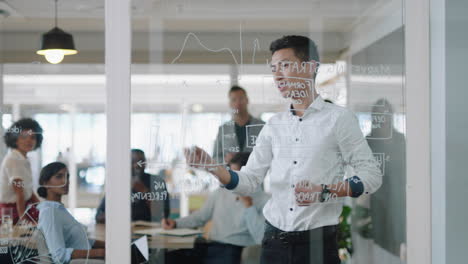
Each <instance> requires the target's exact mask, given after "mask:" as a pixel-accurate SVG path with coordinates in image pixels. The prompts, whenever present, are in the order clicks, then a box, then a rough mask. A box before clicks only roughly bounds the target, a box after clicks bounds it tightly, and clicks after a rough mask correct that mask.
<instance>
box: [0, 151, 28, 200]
mask: <svg viewBox="0 0 468 264" xmlns="http://www.w3.org/2000/svg"><path fill="white" fill-rule="evenodd" d="M14 180H22V181H23V183H22V186H23V193H24V199H25V200H26V201H28V200H29V199H30V198H31V195H32V193H33V182H32V181H33V178H32V172H31V164H30V163H29V160H28V159H27V158H26V157H25V156H23V154H21V153H20V152H19V151H18V150H16V149H9V150H8V153H7V154H6V155H5V158H4V159H3V161H2V165H1V167H0V203H16V193H15V191H14V190H13V185H12V184H13V181H14Z"/></svg>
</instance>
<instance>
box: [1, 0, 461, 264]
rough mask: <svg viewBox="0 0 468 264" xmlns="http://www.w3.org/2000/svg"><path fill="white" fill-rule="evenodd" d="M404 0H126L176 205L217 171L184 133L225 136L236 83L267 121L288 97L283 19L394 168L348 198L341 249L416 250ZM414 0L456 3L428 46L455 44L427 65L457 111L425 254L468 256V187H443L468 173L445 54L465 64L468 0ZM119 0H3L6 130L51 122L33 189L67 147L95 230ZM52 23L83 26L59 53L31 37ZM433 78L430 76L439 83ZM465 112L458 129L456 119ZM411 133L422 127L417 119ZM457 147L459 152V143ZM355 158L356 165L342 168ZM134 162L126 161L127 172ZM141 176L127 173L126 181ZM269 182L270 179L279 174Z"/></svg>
mask: <svg viewBox="0 0 468 264" xmlns="http://www.w3.org/2000/svg"><path fill="white" fill-rule="evenodd" d="M408 1H410V0H406V1H401V0H388V1H380V0H348V1H340V0H333V1H330V0H313V1H305V0H304V1H302V0H299V1H292V2H285V1H276V0H273V1H265V0H255V1H244V0H239V1H210V0H202V1H191V0H180V1H166V0H133V1H129V2H130V8H129V9H130V12H131V13H130V19H131V20H130V21H131V65H128V66H129V67H130V69H131V74H130V77H131V80H130V87H129V91H130V98H128V100H130V102H131V112H130V118H131V119H130V120H131V122H130V127H129V128H128V129H129V130H130V147H131V149H141V150H142V151H144V152H145V154H146V161H145V162H144V164H145V166H146V172H147V173H149V174H153V175H162V177H163V178H164V179H165V184H166V186H167V189H168V192H169V194H170V207H171V210H170V213H169V214H170V217H171V218H174V219H177V218H180V217H184V216H187V215H190V214H191V213H193V212H195V211H196V210H198V209H200V208H201V207H202V206H203V204H204V203H205V201H206V200H207V197H208V196H209V195H210V193H212V192H213V191H215V190H216V189H217V188H219V183H218V182H217V180H216V179H215V178H214V177H213V176H212V175H210V173H209V172H208V171H206V170H202V169H193V168H189V167H188V166H187V164H186V163H185V159H184V153H183V149H184V148H186V147H191V146H194V145H197V146H200V147H202V148H204V149H206V150H209V151H210V152H211V150H213V149H214V148H216V147H218V146H216V144H217V142H216V136H217V133H218V128H219V126H221V125H222V124H223V123H225V122H229V121H230V120H231V118H232V115H233V114H234V113H233V110H232V109H230V107H229V97H228V93H229V89H230V88H231V87H232V86H234V85H237V86H240V87H242V88H244V89H245V90H246V92H247V95H248V99H249V103H248V110H249V113H250V114H251V115H252V116H253V117H256V118H258V119H260V120H262V121H264V122H267V121H268V120H269V118H271V117H272V116H273V115H275V113H278V112H281V111H288V110H287V107H288V102H287V101H285V100H283V99H282V98H281V97H280V94H279V93H278V91H277V89H276V88H275V83H274V80H273V78H272V73H271V68H270V61H271V53H270V51H269V45H270V43H271V42H272V41H273V40H275V39H278V38H280V37H282V36H284V35H304V36H308V37H309V38H311V39H313V40H314V41H315V42H316V44H317V47H318V51H319V55H320V62H321V65H320V69H319V71H318V74H317V76H316V79H315V87H316V90H317V92H318V93H319V94H320V96H321V97H322V98H324V99H327V100H329V101H331V102H332V103H333V104H336V105H338V106H342V107H346V108H348V109H351V110H352V111H353V112H354V113H355V114H356V118H357V120H358V122H359V125H360V128H361V130H362V133H363V135H364V137H365V138H366V140H367V142H368V144H369V146H370V147H371V149H372V151H373V154H374V158H375V159H376V160H377V162H378V164H379V168H380V170H381V172H382V175H383V184H382V187H381V188H380V189H379V191H377V192H376V193H374V194H373V195H371V196H369V197H361V198H357V199H351V198H349V199H345V201H344V203H343V206H344V208H346V209H345V211H346V212H347V213H348V214H347V215H345V217H344V218H342V219H341V221H342V224H343V225H344V226H346V228H348V229H349V233H346V237H345V238H343V239H344V240H343V245H346V246H344V247H343V248H341V249H340V258H341V261H342V263H346V264H367V263H369V264H371V263H379V264H400V263H409V264H414V263H418V262H417V261H415V260H414V259H412V260H411V258H409V257H408V256H409V255H410V254H411V250H412V248H413V247H414V244H413V245H412V246H411V245H410V246H408V243H409V242H410V241H408V239H407V235H408V233H409V232H411V228H412V226H411V225H409V223H410V222H411V224H414V222H412V221H410V219H409V218H410V217H411V216H409V215H408V210H409V209H408V208H407V206H408V200H409V198H408V197H409V195H410V192H411V190H410V189H409V187H408V184H407V182H410V181H411V180H410V177H412V174H409V173H408V170H407V166H408V164H407V163H408V160H409V158H411V157H407V155H409V152H408V153H407V149H408V146H407V144H411V142H410V141H411V138H408V137H407V131H408V130H407V126H408V123H407V122H408V119H407V109H409V107H410V106H409V105H410V104H412V102H414V104H416V101H413V100H412V98H409V97H408V93H407V89H411V87H408V86H407V83H406V80H407V76H406V74H407V68H406V67H407V64H406V62H407V61H408V60H409V59H408V56H411V55H408V50H407V49H405V47H408V46H407V42H406V41H408V39H407V36H406V35H405V34H406V33H407V32H405V26H406V23H407V21H408V18H407V13H405V8H407V7H408V3H406V2H408ZM418 1H421V2H426V3H427V6H429V5H431V6H432V7H433V8H432V9H431V10H432V11H431V12H432V13H431V14H430V15H431V19H432V18H433V19H434V20H437V18H440V16H439V15H440V14H439V13H438V12H437V10H439V9H436V8H434V7H436V6H444V8H443V9H440V10H444V12H445V13H444V16H443V21H444V23H443V25H445V26H446V27H445V30H446V31H444V34H445V35H444V39H445V41H446V42H445V44H444V45H446V46H443V47H442V49H443V50H444V52H442V53H436V51H435V50H434V49H438V48H440V45H439V46H437V45H438V44H437V43H439V42H437V41H438V39H429V41H430V44H431V45H432V48H433V50H430V51H431V53H430V54H428V56H430V58H431V59H432V60H433V61H436V60H437V59H442V60H446V61H445V62H444V64H443V65H444V66H443V67H444V68H443V70H442V71H441V70H438V69H437V68H430V70H431V74H432V75H431V76H430V79H429V80H427V81H428V82H432V84H436V83H438V84H441V83H443V87H444V89H443V91H445V93H446V94H445V95H444V98H445V101H444V104H443V105H442V106H441V107H442V108H443V110H444V111H443V112H444V113H446V114H445V115H444V116H443V119H442V120H444V122H446V123H445V124H446V126H445V127H444V128H443V129H444V130H443V132H440V130H439V132H440V133H442V135H441V137H442V138H443V140H445V138H447V142H446V143H444V145H443V146H442V148H443V149H444V151H446V153H445V152H444V154H443V155H444V156H443V157H442V158H441V159H438V160H443V164H442V165H443V167H442V171H443V175H444V176H443V177H442V176H440V177H442V178H440V177H439V176H437V175H439V174H437V170H438V169H440V168H441V167H435V166H439V165H440V164H441V163H439V162H440V161H434V163H428V164H429V165H428V164H426V165H428V166H429V167H431V168H432V170H433V171H432V174H429V175H425V176H424V177H426V179H427V182H426V183H428V184H429V183H431V182H432V183H433V187H432V189H431V187H429V189H430V190H429V194H428V195H429V197H430V198H431V197H432V201H433V203H432V204H429V205H428V206H429V207H430V208H431V210H432V213H431V214H430V217H429V219H428V221H429V223H431V221H432V223H433V224H434V226H431V225H430V224H429V225H428V226H429V227H428V228H429V230H430V231H432V239H434V242H431V243H432V244H430V245H432V247H433V248H429V249H427V250H429V251H430V252H429V253H427V255H428V258H429V261H432V262H425V263H463V258H466V257H462V255H461V253H460V252H458V254H457V253H453V251H452V249H453V250H454V249H455V248H459V247H462V246H463V245H466V244H467V239H466V237H462V238H458V239H457V238H455V234H456V232H455V231H454V230H453V229H451V228H450V227H447V228H446V227H445V226H446V225H447V226H449V224H450V223H451V220H450V219H452V217H455V216H458V214H466V213H460V212H459V209H456V208H453V204H454V203H453V202H449V201H457V199H460V198H461V196H459V194H458V193H459V192H457V195H458V196H457V195H455V194H453V193H452V194H451V193H450V192H449V191H448V188H447V187H446V186H448V185H451V186H463V184H465V183H466V180H463V179H460V178H459V177H455V176H453V177H452V176H450V175H454V174H459V173H461V174H460V175H463V172H461V170H460V169H458V168H460V166H461V164H462V163H463V162H462V160H460V159H459V157H462V156H463V153H465V154H466V150H467V148H466V144H464V143H463V144H461V145H457V144H456V142H457V141H455V139H459V140H461V141H460V142H466V140H463V137H462V136H461V134H463V131H465V132H466V129H467V128H466V125H463V122H461V121H460V122H459V123H458V125H457V124H455V123H456V122H457V121H456V120H466V115H464V113H466V110H463V109H461V107H460V106H461V103H462V102H461V101H460V100H462V99H461V98H463V96H461V97H457V96H456V94H457V93H458V92H459V89H460V88H461V87H463V83H462V82H461V79H460V78H461V77H460V75H457V74H455V73H456V71H457V70H458V71H459V72H458V73H459V74H460V73H461V74H462V72H461V71H463V67H458V68H456V69H455V66H453V67H454V68H453V71H450V68H449V66H448V65H450V61H449V59H450V60H452V61H453V62H454V63H459V64H458V65H461V63H462V62H461V61H463V58H467V55H466V54H467V52H466V51H467V49H466V46H464V44H466V39H462V38H461V37H460V36H461V35H463V34H462V32H463V30H462V27H461V26H460V25H461V24H464V25H466V24H467V23H468V19H467V18H466V17H464V16H463V15H461V14H460V12H461V11H460V10H465V11H466V10H468V6H467V5H466V3H463V1H448V0H447V1H435V0H433V1H422V0H418ZM108 2H109V1H104V0H94V1H90V0H79V1H70V0H59V1H53V0H35V1H28V0H5V1H0V30H1V33H0V50H1V55H0V57H1V67H0V76H1V78H2V82H0V112H1V115H0V124H1V126H0V131H1V132H2V134H3V133H5V132H6V131H7V130H8V128H10V127H11V126H12V124H13V123H14V122H15V121H17V120H20V119H21V118H27V117H30V118H33V119H34V120H36V121H37V122H38V123H39V124H40V125H41V127H42V128H43V133H42V135H43V137H44V140H43V143H42V146H41V147H40V148H39V149H37V150H35V151H31V152H30V153H28V159H29V161H30V164H31V170H32V177H33V184H34V185H33V186H34V187H33V190H36V189H37V188H38V187H40V186H39V173H40V171H41V168H43V167H44V166H45V165H47V164H49V163H51V162H54V161H63V162H64V163H66V164H67V167H68V170H69V173H70V180H69V181H70V187H69V194H68V195H67V196H64V199H63V203H64V205H65V207H66V208H67V209H68V210H69V211H70V212H71V214H72V215H73V216H74V217H75V218H76V219H77V220H78V221H79V222H80V223H82V224H83V225H85V226H87V228H88V233H89V234H90V235H93V232H96V225H97V224H96V219H95V215H96V212H97V208H98V207H99V205H100V202H101V200H102V199H103V197H104V195H105V190H106V189H105V185H106V182H108V181H119V178H118V177H116V175H109V174H107V173H106V167H107V166H108V164H107V160H106V159H107V155H108V154H109V153H107V150H108V149H109V147H108V146H109V145H114V144H116V145H117V144H120V142H114V141H109V140H108V138H109V137H108V135H109V133H112V131H109V130H108V129H109V127H108V125H107V120H108V114H109V113H108V112H106V109H107V105H106V104H107V103H108V102H109V101H108V93H109V91H112V87H110V88H109V87H106V83H107V82H108V80H106V69H107V68H108V67H110V66H109V65H107V64H106V56H109V55H108V54H106V49H105V47H106V45H109V43H107V44H106V29H108V27H109V25H106V23H110V22H109V21H106V19H109V18H106V17H105V9H106V4H107V3H108ZM116 2H118V1H116ZM121 2H122V4H123V5H125V3H126V1H121ZM442 2H443V3H442ZM55 5H56V6H55ZM54 8H56V10H57V11H56V12H55V9H54ZM441 12H442V11H441ZM452 15H453V17H456V18H457V19H454V20H456V21H457V22H456V23H457V26H453V25H454V23H455V22H454V20H452V19H451V17H452ZM431 21H432V20H431ZM437 21H439V20H437ZM437 21H436V22H437ZM434 23H435V22H434ZM437 23H439V22H437ZM451 23H452V24H451ZM428 24H429V21H428ZM116 25H118V24H117V23H116ZM54 26H58V27H59V28H61V29H63V30H64V31H66V32H67V33H68V34H71V35H72V37H73V40H74V45H75V48H76V50H77V54H74V55H65V56H64V57H63V60H62V61H60V62H58V63H56V64H53V63H50V62H49V61H48V60H47V59H46V58H45V56H43V55H39V54H37V53H36V52H37V51H38V50H40V48H41V38H42V37H43V34H44V33H46V32H48V31H49V30H51V29H52V28H53V27H54ZM452 26H453V27H452ZM439 27H440V24H432V27H431V28H429V30H430V31H431V32H432V35H433V36H438V35H436V33H437V34H438V32H439V31H437V32H435V31H434V30H436V29H438V28H439ZM452 28H453V30H454V31H455V32H457V34H456V33H453V31H451V30H452ZM458 33H460V34H458ZM452 34H453V35H452ZM451 43H454V44H453V45H455V46H456V47H455V48H454V49H455V50H454V51H452V50H449V48H451V47H450V45H451ZM455 43H456V44H455ZM439 44H440V43H439ZM116 45H117V44H116ZM437 54H442V55H441V56H442V57H441V56H439V57H437ZM59 57H60V56H59ZM52 60H53V58H52ZM412 60H414V58H412ZM54 62H57V61H54ZM413 65H414V64H413ZM440 65H442V64H440V63H439V64H437V67H438V66H440ZM445 65H447V66H445ZM452 65H454V64H452ZM434 67H436V66H434ZM441 67H442V66H441ZM445 67H446V68H445ZM450 67H452V66H450ZM437 72H438V73H441V72H443V73H444V76H443V77H441V78H442V79H437V78H438V77H437V76H438V74H434V73H437ZM456 75H457V76H456ZM455 80H457V81H455ZM458 80H460V81H458ZM445 85H447V88H445ZM456 86H458V88H455V87H456ZM449 87H450V89H449ZM451 87H454V88H451ZM430 89H434V87H432V86H431V88H430ZM451 89H453V90H451ZM438 92H440V91H434V90H430V91H428V93H432V94H433V97H434V98H435V95H436V94H437V93H438ZM462 93H464V94H466V92H462ZM445 96H446V97H445ZM428 100H429V99H428ZM452 100H453V101H452ZM451 102H453V104H452V103H451ZM427 104H428V105H430V111H429V112H431V111H434V112H431V113H434V115H432V116H431V113H427V115H428V118H429V119H430V120H431V121H432V122H433V123H434V122H435V121H437V120H435V119H434V118H436V117H439V116H438V115H437V113H436V112H438V111H437V108H436V107H439V106H440V105H439V106H438V103H437V102H435V101H428V102H427ZM450 107H452V108H450ZM455 107H457V108H455ZM439 113H440V112H439ZM450 113H453V114H454V115H450ZM112 114H115V112H114V113H112ZM454 116H457V118H455V117H454ZM431 118H432V119H431ZM452 118H453V119H452ZM455 119H456V120H455ZM465 124H466V123H465ZM455 126H458V127H461V130H457V131H455V129H454V128H455ZM430 129H431V130H430V131H431V132H433V133H432V135H433V136H432V137H431V138H430V139H428V142H427V143H428V144H431V147H432V148H433V151H435V152H437V153H433V155H435V156H434V157H440V156H437V155H441V154H440V153H441V152H438V151H436V150H437V148H439V147H441V146H440V145H438V144H439V143H440V142H439V141H437V140H436V138H434V137H435V136H437V135H439V134H437V132H436V131H435V130H434V131H433V130H432V129H437V128H434V127H431V128H430ZM445 129H446V130H445ZM412 133H413V136H414V134H415V132H414V130H413V132H412ZM460 133H461V134H460ZM416 134H417V133H416ZM449 135H452V137H450V138H451V139H449ZM431 139H432V141H431ZM452 139H453V140H454V141H453V142H452V141H450V140H452ZM460 142H459V143H460ZM247 144H248V142H247ZM432 144H434V145H432ZM445 144H447V145H445ZM445 146H446V147H445ZM449 147H453V148H454V149H450V148H449ZM0 150H1V151H0V153H1V157H2V158H3V157H4V156H5V155H7V153H8V151H9V150H8V149H7V146H6V145H5V144H4V143H3V142H2V143H0ZM128 155H130V149H128ZM411 155H415V152H414V151H413V152H411ZM450 155H452V157H454V158H451V159H449V156H450ZM324 162H326V161H324ZM140 165H141V164H140ZM442 165H440V166H442ZM412 166H415V165H414V164H412ZM445 166H446V167H445ZM140 167H141V166H140ZM352 173H353V172H352V169H350V168H347V171H346V175H348V176H349V175H352ZM123 174H126V173H122V175H123ZM445 174H447V176H445ZM465 174H466V173H465ZM129 175H130V172H128V176H125V177H128V179H130V176H129ZM460 175H459V176H460ZM119 177H120V175H119ZM424 177H423V178H424ZM465 178H466V177H465ZM124 179H125V180H127V178H124ZM419 179H421V178H419ZM131 184H132V183H131V182H130V181H128V188H129V189H130V188H131ZM428 186H431V185H428ZM434 186H436V187H434ZM465 186H466V185H465ZM263 188H264V190H265V192H267V193H268V192H269V189H270V187H269V178H268V176H267V177H266V180H265V182H264V184H263ZM454 188H456V189H457V190H458V188H461V187H454ZM438 195H442V196H444V200H443V202H441V203H438V201H439V200H437V199H436V198H435V196H438ZM445 199H447V200H445ZM131 200H132V199H131V197H129V198H128V199H127V201H128V203H129V204H130V203H131ZM429 200H430V199H429ZM420 202H421V203H425V201H420ZM106 203H108V204H109V203H112V201H109V200H107V201H106ZM457 203H459V204H462V203H463V202H462V200H458V202H457ZM421 208H423V206H421ZM440 209H442V210H445V213H442V215H444V217H443V219H442V218H440V217H441V216H440V215H439V214H438V213H436V212H439V210H440ZM413 212H414V211H413ZM465 216H466V215H465ZM462 218H463V217H462ZM213 221H215V219H213ZM441 223H443V224H442V225H440V224H441ZM426 224H427V223H424V224H423V225H426ZM436 224H437V225H436ZM461 225H462V224H461V223H460V222H459V220H458V221H455V220H454V222H452V227H453V228H455V227H460V226H461ZM209 228H210V224H207V225H206V226H205V227H202V232H204V233H205V235H208V236H209ZM106 229H107V230H105V231H103V230H101V234H100V235H101V236H102V238H103V239H105V232H111V231H110V229H109V227H106ZM441 229H443V231H441ZM115 231H118V230H114V232H115ZM102 232H104V233H102ZM464 233H466V232H465V231H462V232H461V234H464ZM94 235H95V234H94ZM436 238H438V239H436ZM439 238H442V239H439ZM431 241H432V240H431ZM107 243H113V242H107ZM411 243H419V241H418V240H417V239H416V240H412V241H411ZM129 251H130V249H129ZM259 252H260V245H256V246H251V247H249V249H248V250H246V249H244V253H243V256H242V262H241V263H260V262H259V261H260V260H259ZM451 253H453V254H451ZM106 254H108V255H111V254H113V253H112V252H107V253H106ZM455 260H456V261H458V262H455ZM442 261H443V262H442ZM460 261H461V262H460ZM106 263H108V261H106ZM149 263H159V262H156V260H155V262H149Z"/></svg>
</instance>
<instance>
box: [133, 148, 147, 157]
mask: <svg viewBox="0 0 468 264" xmlns="http://www.w3.org/2000/svg"><path fill="white" fill-rule="evenodd" d="M133 153H134V154H140V155H143V156H144V155H145V152H144V151H143V150H141V149H132V154H133Z"/></svg>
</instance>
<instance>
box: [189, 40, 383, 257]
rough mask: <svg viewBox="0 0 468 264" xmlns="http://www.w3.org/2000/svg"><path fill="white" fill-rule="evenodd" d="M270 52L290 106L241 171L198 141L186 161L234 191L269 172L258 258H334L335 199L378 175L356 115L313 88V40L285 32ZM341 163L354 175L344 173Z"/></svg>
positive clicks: (338, 204)
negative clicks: (227, 165) (216, 158)
mask: <svg viewBox="0 0 468 264" xmlns="http://www.w3.org/2000/svg"><path fill="white" fill-rule="evenodd" d="M270 51H271V52H272V60H271V67H272V72H273V75H274V79H275V83H276V85H277V88H278V90H279V92H280V93H281V95H282V96H283V97H284V98H289V99H290V100H291V104H290V106H289V111H287V112H283V113H278V114H276V115H275V116H273V117H272V118H271V119H270V120H269V121H268V122H267V124H266V125H265V127H264V128H263V129H262V131H261V132H260V135H259V136H258V139H257V141H256V146H255V147H254V150H253V152H252V154H251V156H250V158H249V161H248V163H247V165H246V166H245V167H243V168H242V169H241V170H240V171H238V172H236V171H231V170H227V169H226V168H224V167H223V166H216V165H215V164H216V163H215V161H214V160H213V159H211V157H210V156H209V155H208V154H207V153H206V152H205V151H204V150H202V149H200V148H192V149H187V150H186V157H187V162H188V163H189V164H201V163H204V165H203V167H205V168H208V170H209V171H210V172H211V173H212V174H214V175H215V176H216V177H217V178H218V179H219V181H220V182H221V183H222V184H224V186H225V187H226V189H229V190H232V191H234V192H235V193H237V194H240V195H246V194H248V193H250V192H253V191H254V190H256V188H257V186H258V185H260V184H261V183H262V181H263V179H264V177H265V175H266V174H267V172H268V171H270V177H271V180H270V182H271V194H272V197H271V199H270V200H269V201H268V202H267V204H266V205H265V208H264V209H263V214H264V216H265V219H266V221H267V222H266V227H265V234H264V239H263V242H262V263H263V264H275V263H301V264H303V263H311V264H324V263H326V264H339V263H340V259H339V257H338V245H337V236H336V235H337V233H336V232H337V227H336V225H337V224H338V222H339V216H340V213H341V210H342V199H343V198H344V197H348V196H350V197H358V196H360V195H368V194H371V193H373V192H375V191H376V190H377V189H378V188H379V187H380V185H381V183H382V175H381V172H380V170H379V168H378V164H377V162H376V161H375V159H374V157H373V155H372V152H371V150H370V148H369V146H368V145H367V142H366V140H365V139H364V136H363V134H362V132H361V130H360V128H359V124H358V121H357V118H356V117H355V115H354V114H353V113H352V112H351V111H349V110H347V109H345V108H342V107H339V106H336V105H333V104H330V103H327V102H325V101H324V100H323V99H322V98H321V97H320V96H319V95H318V94H317V92H316V91H315V89H314V87H315V74H316V72H317V69H318V66H319V65H318V64H319V58H318V52H317V47H316V45H315V43H314V42H313V41H312V40H310V39H309V38H307V37H303V36H284V37H282V38H280V39H278V40H275V41H274V42H272V43H271V46H270ZM211 164H213V165H211ZM210 165H211V166H210ZM348 165H349V166H351V167H352V168H353V170H354V173H355V175H356V176H353V177H351V178H348V179H345V178H344V171H345V170H344V167H345V166H348ZM197 166H198V167H200V166H199V165H197Z"/></svg>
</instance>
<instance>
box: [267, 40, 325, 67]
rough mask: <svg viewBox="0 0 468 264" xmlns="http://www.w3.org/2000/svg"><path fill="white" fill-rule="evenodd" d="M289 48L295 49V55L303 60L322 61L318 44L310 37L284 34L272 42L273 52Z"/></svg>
mask: <svg viewBox="0 0 468 264" xmlns="http://www.w3.org/2000/svg"><path fill="white" fill-rule="evenodd" d="M287 48H291V49H292V50H294V55H296V57H298V58H299V59H301V60H302V61H315V62H316V63H319V62H320V60H319V55H318V51H317V45H315V42H314V41H313V40H311V39H310V38H308V37H304V36H297V35H289V36H283V37H282V38H279V39H277V40H275V41H273V42H271V44H270V51H271V54H273V53H275V51H277V50H281V49H287Z"/></svg>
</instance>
